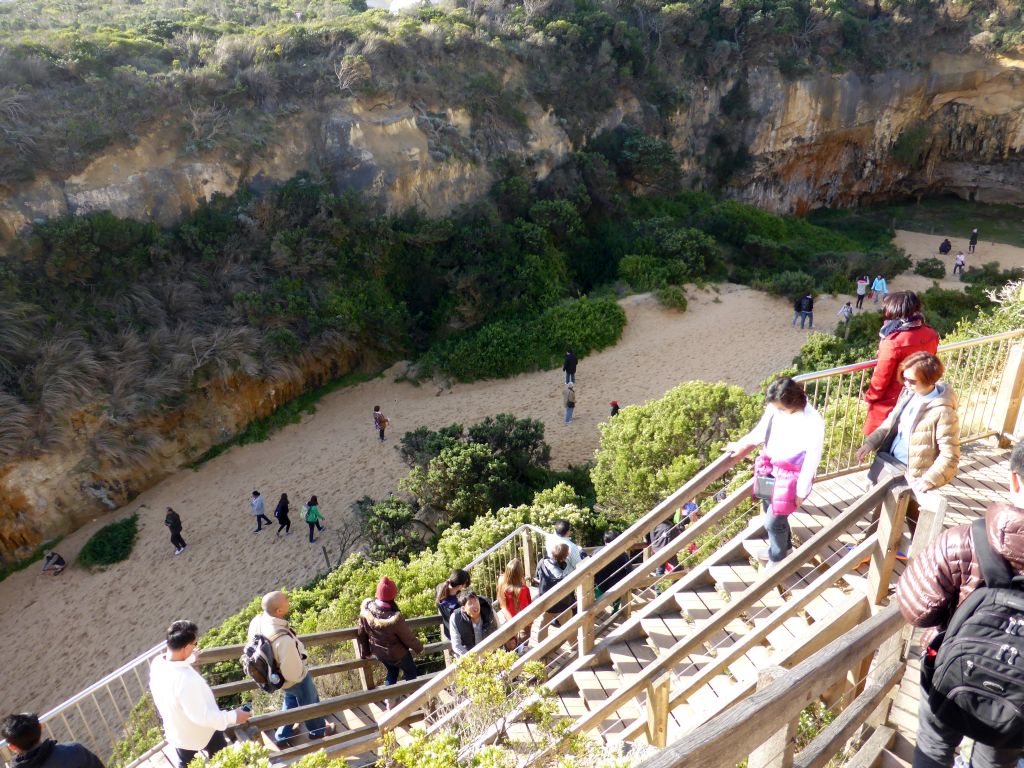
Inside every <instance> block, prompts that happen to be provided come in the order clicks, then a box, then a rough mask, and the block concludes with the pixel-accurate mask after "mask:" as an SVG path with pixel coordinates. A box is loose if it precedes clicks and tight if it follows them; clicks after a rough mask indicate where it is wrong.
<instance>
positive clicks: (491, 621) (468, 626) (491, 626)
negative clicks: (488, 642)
mask: <svg viewBox="0 0 1024 768" xmlns="http://www.w3.org/2000/svg"><path fill="white" fill-rule="evenodd" d="M477 599H478V600H479V601H480V621H481V622H483V625H484V632H483V634H484V637H487V636H488V635H489V634H491V633H492V632H493V631H494V630H496V629H497V628H498V623H497V621H495V618H494V609H493V608H491V604H490V602H488V601H487V600H484V599H483V598H482V597H478V598H477ZM452 621H454V622H455V628H456V629H457V630H458V631H459V638H460V639H461V640H462V645H463V646H465V647H466V648H472V647H473V646H474V645H476V636H475V635H474V634H473V622H472V621H470V620H469V617H468V616H467V615H466V614H465V613H463V611H462V609H461V608H460V609H458V610H457V611H455V612H454V613H453V614H452Z"/></svg>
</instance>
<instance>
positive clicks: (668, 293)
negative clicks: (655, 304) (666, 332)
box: [656, 285, 687, 312]
mask: <svg viewBox="0 0 1024 768" xmlns="http://www.w3.org/2000/svg"><path fill="white" fill-rule="evenodd" d="M656 295H657V297H658V301H660V302H661V304H662V306H664V307H668V308H669V309H677V310H679V311H680V312H685V311H686V307H687V301H686V289H685V288H683V286H681V285H666V286H665V287H664V288H661V289H660V290H659V291H658V292H657V294H656Z"/></svg>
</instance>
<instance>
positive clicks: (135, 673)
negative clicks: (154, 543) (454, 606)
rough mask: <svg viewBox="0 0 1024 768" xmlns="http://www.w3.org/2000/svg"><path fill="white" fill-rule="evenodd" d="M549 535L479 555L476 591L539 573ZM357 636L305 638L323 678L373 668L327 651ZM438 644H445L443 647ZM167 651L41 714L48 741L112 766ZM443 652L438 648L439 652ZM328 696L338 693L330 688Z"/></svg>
mask: <svg viewBox="0 0 1024 768" xmlns="http://www.w3.org/2000/svg"><path fill="white" fill-rule="evenodd" d="M548 535H550V534H549V532H548V531H545V530H543V529H541V528H538V527H537V526H534V525H529V524H524V525H520V526H519V527H518V528H516V529H515V530H514V531H512V532H511V533H510V534H508V535H507V536H505V537H504V538H503V539H502V540H501V541H499V542H498V543H496V544H494V545H493V546H491V547H490V548H489V549H487V550H486V551H484V552H482V553H481V554H479V555H478V556H477V557H475V558H474V559H473V560H472V561H470V562H469V563H468V564H467V565H466V566H465V570H467V571H469V572H470V575H471V577H472V580H473V589H474V590H475V591H477V592H478V593H479V594H482V595H485V596H487V597H490V598H491V599H494V598H495V597H496V586H497V580H498V576H500V575H501V573H502V571H504V569H505V566H506V565H508V563H509V561H511V560H512V559H513V558H515V557H518V558H520V559H522V560H523V563H524V565H525V567H526V573H527V574H531V573H533V569H534V567H535V566H536V562H537V554H538V553H543V552H544V539H545V538H546V537H547V536H548ZM436 619H437V617H430V618H429V619H428V621H430V622H431V623H432V624H436V623H438V621H437V620H436ZM421 623H422V622H421ZM339 633H341V635H339ZM336 635H337V636H336ZM342 635H343V636H342ZM354 638H355V628H354V627H352V628H349V629H345V630H336V631H330V632H323V633H317V634H315V635H303V636H302V639H303V642H304V644H305V645H306V646H308V647H310V648H315V649H316V650H315V651H313V654H312V656H311V659H312V663H320V665H321V669H320V674H324V675H326V674H330V675H338V674H342V673H348V674H350V675H351V674H364V673H365V672H366V671H367V670H366V668H367V667H372V666H373V665H374V664H375V662H360V661H351V662H346V661H338V660H337V659H335V658H334V655H333V654H331V653H330V649H329V648H327V646H328V645H334V644H339V643H342V642H349V643H350V642H351V641H352V640H353V639H354ZM428 639H429V638H428ZM435 645H438V646H439V645H440V643H437V644H435ZM444 645H445V646H446V645H447V643H444ZM164 647H165V646H164V644H163V643H160V644H159V645H155V646H153V647H152V648H150V649H149V650H147V651H145V652H143V653H141V654H139V656H137V657H136V658H134V659H132V660H131V661H129V662H128V663H127V664H124V665H123V666H121V667H119V668H118V669H116V670H114V671H113V672H111V673H110V674H109V675H106V676H105V677H103V678H102V679H100V680H98V681H96V682H95V683H93V684H92V685H90V686H89V687H88V688H86V689H84V690H83V691H81V692H79V693H77V694H75V695H74V696H72V697H71V698H69V699H67V700H66V701H64V702H62V703H60V704H58V705H57V706H56V707H54V708H53V709H51V710H49V711H48V712H45V713H43V714H42V715H40V716H39V720H40V722H41V723H43V724H44V725H45V726H46V731H47V734H48V737H49V738H54V739H57V740H58V741H76V742H78V743H80V744H83V745H85V746H86V747H88V748H89V749H90V750H92V751H93V752H94V753H96V754H97V755H99V757H100V758H101V759H102V760H103V761H104V762H109V760H108V758H109V756H110V755H111V753H112V752H113V750H114V748H115V746H116V745H117V743H118V742H119V741H121V739H123V738H124V732H125V726H126V725H127V724H128V720H129V715H130V714H131V711H132V709H133V708H134V707H135V706H136V705H137V704H138V703H139V702H140V701H141V700H142V698H143V697H144V696H145V695H146V694H147V693H148V692H149V665H150V664H151V663H152V661H153V659H154V658H155V657H156V656H158V655H159V654H160V653H162V652H163V651H164ZM431 647H432V646H431ZM438 649H439V648H433V650H435V651H436V650H438ZM240 653H241V646H238V647H235V646H228V647H225V648H216V649H205V650H203V651H200V653H199V663H200V664H203V665H207V664H213V663H217V662H220V661H225V660H228V659H232V660H237V658H238V656H239V654H240ZM225 654H226V655H225ZM314 674H316V671H314ZM252 688H254V686H253V685H251V684H249V683H248V682H247V681H238V682H226V683H223V684H221V685H216V686H215V687H214V692H215V693H216V694H217V695H218V696H229V695H234V694H236V693H238V692H240V691H243V690H248V689H252ZM327 692H328V693H330V692H332V691H331V690H330V689H329V690H328V691H327ZM13 759H14V755H13V753H12V752H11V751H10V750H9V749H8V748H7V744H6V742H4V741H0V763H2V764H3V765H10V763H11V761H12V760H13Z"/></svg>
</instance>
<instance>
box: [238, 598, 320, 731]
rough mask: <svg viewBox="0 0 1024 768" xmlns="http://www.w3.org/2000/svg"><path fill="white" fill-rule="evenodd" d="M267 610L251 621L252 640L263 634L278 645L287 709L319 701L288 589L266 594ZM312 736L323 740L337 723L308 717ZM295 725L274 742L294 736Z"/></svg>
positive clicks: (265, 606)
mask: <svg viewBox="0 0 1024 768" xmlns="http://www.w3.org/2000/svg"><path fill="white" fill-rule="evenodd" d="M262 605H263V613H260V614H257V615H256V616H254V617H253V620H252V621H251V622H249V637H248V639H249V641H252V639H253V637H255V636H256V635H263V636H264V637H265V638H267V640H269V641H270V644H271V645H272V646H273V648H274V660H275V661H277V666H278V668H279V669H280V670H281V677H283V678H284V686H283V692H284V708H285V709H294V708H295V707H304V706H306V705H308V704H316V703H317V702H318V701H320V696H319V695H318V694H317V692H316V685H315V684H314V683H313V676H312V675H311V674H309V670H308V669H307V668H306V648H305V646H303V645H302V641H301V640H299V638H298V637H297V636H296V634H295V632H294V631H293V630H292V628H291V625H290V624H289V623H288V619H287V616H288V611H289V610H290V609H291V604H290V603H289V602H288V595H286V594H285V593H284V592H268V593H267V594H265V595H264V596H263V602H262ZM306 730H308V731H309V738H311V739H322V738H323V737H324V735H325V734H327V733H334V723H328V722H327V721H326V720H325V719H324V718H322V717H311V718H310V719H308V720H306ZM293 733H294V728H292V725H291V723H288V724H287V725H282V726H281V727H280V728H278V729H277V732H276V733H275V734H274V741H276V742H278V743H279V744H281V743H283V742H286V741H287V740H288V739H290V738H291V737H292V735H293Z"/></svg>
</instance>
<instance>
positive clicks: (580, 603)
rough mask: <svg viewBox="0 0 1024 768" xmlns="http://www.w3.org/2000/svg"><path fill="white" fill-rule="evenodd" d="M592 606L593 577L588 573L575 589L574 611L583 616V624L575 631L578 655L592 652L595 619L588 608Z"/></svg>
mask: <svg viewBox="0 0 1024 768" xmlns="http://www.w3.org/2000/svg"><path fill="white" fill-rule="evenodd" d="M593 604H594V575H593V573H588V574H587V575H586V576H585V577H584V578H583V579H582V580H581V581H580V583H579V585H577V587H576V611H577V615H580V616H583V623H582V624H580V626H579V629H578V630H577V640H578V643H579V655H581V656H582V655H583V654H584V653H590V652H591V651H592V650H594V622H595V620H596V619H597V617H596V616H594V614H593V612H592V611H591V610H590V607H591V606H592V605H593Z"/></svg>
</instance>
